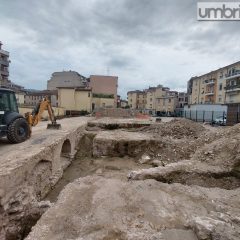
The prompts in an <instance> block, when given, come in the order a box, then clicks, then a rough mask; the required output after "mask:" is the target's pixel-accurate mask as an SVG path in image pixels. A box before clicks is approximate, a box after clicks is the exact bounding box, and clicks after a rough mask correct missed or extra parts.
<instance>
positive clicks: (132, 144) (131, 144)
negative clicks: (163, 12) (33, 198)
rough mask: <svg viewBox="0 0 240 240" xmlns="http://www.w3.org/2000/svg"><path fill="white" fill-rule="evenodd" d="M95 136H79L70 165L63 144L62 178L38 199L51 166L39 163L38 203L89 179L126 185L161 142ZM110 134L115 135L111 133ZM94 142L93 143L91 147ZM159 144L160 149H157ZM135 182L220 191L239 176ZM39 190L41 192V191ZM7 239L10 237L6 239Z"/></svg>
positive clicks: (182, 174)
mask: <svg viewBox="0 0 240 240" xmlns="http://www.w3.org/2000/svg"><path fill="white" fill-rule="evenodd" d="M98 134H99V132H98V133H91V132H87V133H86V134H85V135H83V136H82V137H81V139H80V140H79V143H78V146H77V152H76V154H75V157H74V159H73V160H72V162H71V164H70V162H69V161H68V153H69V151H70V145H69V142H68V141H66V142H65V143H64V145H63V148H62V154H61V161H62V164H63V165H64V169H65V171H64V173H63V175H62V178H61V179H60V180H59V181H58V182H57V183H56V184H55V186H54V187H53V188H52V189H51V190H50V191H49V189H47V190H46V191H48V194H47V195H44V197H41V194H40V193H41V192H44V191H43V187H42V186H41V179H43V178H44V179H45V181H46V179H48V174H50V173H49V169H50V167H49V166H48V164H49V163H48V162H45V161H42V162H40V164H39V166H38V168H37V171H36V172H37V173H38V174H35V175H37V176H39V173H40V175H41V174H42V177H41V178H39V179H38V180H37V179H35V181H36V184H35V186H36V189H35V191H36V192H37V194H40V195H39V200H40V199H42V200H45V201H47V200H49V201H50V202H52V203H54V202H56V200H57V198H58V196H59V194H60V192H61V191H62V190H63V189H64V187H65V186H66V185H68V184H69V183H72V182H74V180H76V179H79V178H82V177H86V176H92V177H99V176H100V177H104V178H106V179H108V178H109V179H119V180H121V181H123V182H127V181H128V179H127V176H128V174H129V173H130V172H131V171H144V169H145V170H146V171H151V169H155V168H152V167H153V166H152V163H151V161H149V162H148V163H144V164H141V163H140V162H139V159H140V158H141V156H142V155H143V154H146V152H147V151H148V149H151V153H153V146H154V149H155V150H156V152H159V148H162V143H161V142H159V140H153V139H142V140H140V141H139V140H138V139H132V140H131V137H130V136H131V135H132V133H131V132H125V131H124V134H125V136H126V135H129V140H126V138H125V139H124V140H123V139H119V140H114V141H113V140H112V139H108V137H107V138H105V136H106V135H107V132H102V133H100V134H99V135H100V137H97V135H98ZM113 135H115V133H114V131H113ZM94 141H95V144H94ZM158 145H159V147H158ZM138 179H155V180H157V181H159V182H163V183H167V184H172V183H181V184H183V185H198V186H202V187H206V188H215V187H218V188H222V189H235V188H238V187H239V186H240V179H239V175H238V174H237V173H236V172H225V173H221V174H219V173H211V172H209V173H199V172H191V171H184V170H183V171H179V170H178V171H175V170H173V171H172V172H169V173H168V174H167V175H163V176H161V175H157V176H153V175H151V174H148V173H146V174H144V176H143V177H140V178H136V179H135V180H138ZM39 189H40V190H41V191H40V190H39ZM39 218H40V215H38V216H36V218H33V219H29V220H28V222H27V223H28V226H33V225H35V223H36V221H37V220H38V219H39ZM29 231H30V228H29V227H28V228H27V229H25V232H24V237H25V236H27V233H29ZM9 239H10V238H9Z"/></svg>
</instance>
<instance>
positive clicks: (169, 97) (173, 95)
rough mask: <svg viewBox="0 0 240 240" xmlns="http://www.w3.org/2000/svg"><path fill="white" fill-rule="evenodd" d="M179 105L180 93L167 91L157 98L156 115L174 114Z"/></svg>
mask: <svg viewBox="0 0 240 240" xmlns="http://www.w3.org/2000/svg"><path fill="white" fill-rule="evenodd" d="M177 103H178V92H176V91H170V90H169V89H165V90H164V91H162V95H161V96H158V97H157V98H156V114H158V115H159V114H161V113H173V112H175V110H176V107H177Z"/></svg>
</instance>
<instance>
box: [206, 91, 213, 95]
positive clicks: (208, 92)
mask: <svg viewBox="0 0 240 240" xmlns="http://www.w3.org/2000/svg"><path fill="white" fill-rule="evenodd" d="M205 95H214V91H207V92H205Z"/></svg>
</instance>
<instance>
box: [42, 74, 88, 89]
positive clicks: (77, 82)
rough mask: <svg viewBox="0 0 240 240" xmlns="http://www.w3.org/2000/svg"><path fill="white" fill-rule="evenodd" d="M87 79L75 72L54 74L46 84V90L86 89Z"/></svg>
mask: <svg viewBox="0 0 240 240" xmlns="http://www.w3.org/2000/svg"><path fill="white" fill-rule="evenodd" d="M88 82H89V79H88V78H86V77H84V76H82V75H81V74H79V73H78V72H75V71H62V72H54V73H53V74H52V76H51V79H50V80H48V82H47V89H48V90H57V88H59V87H82V88H84V87H87V86H88Z"/></svg>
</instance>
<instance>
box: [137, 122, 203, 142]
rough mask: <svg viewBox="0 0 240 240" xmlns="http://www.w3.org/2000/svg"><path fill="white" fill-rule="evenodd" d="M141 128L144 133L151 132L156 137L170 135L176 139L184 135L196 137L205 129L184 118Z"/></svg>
mask: <svg viewBox="0 0 240 240" xmlns="http://www.w3.org/2000/svg"><path fill="white" fill-rule="evenodd" d="M141 130H142V131H143V132H146V133H152V134H153V135H155V136H157V137H159V136H161V137H163V136H168V137H169V136H171V137H173V138H176V139H181V138H185V137H187V138H198V137H199V136H200V135H201V134H202V133H203V132H205V131H206V129H205V128H204V127H203V126H202V125H200V124H198V123H196V122H193V121H191V120H188V119H184V118H179V119H173V120H172V121H170V122H165V123H156V124H152V125H150V126H149V127H143V128H142V129H141Z"/></svg>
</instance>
